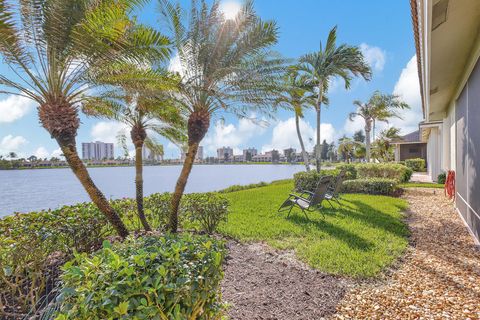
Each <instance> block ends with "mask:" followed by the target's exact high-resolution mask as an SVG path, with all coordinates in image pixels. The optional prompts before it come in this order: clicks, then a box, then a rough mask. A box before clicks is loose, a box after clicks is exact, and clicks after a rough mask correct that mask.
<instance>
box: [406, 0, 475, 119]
mask: <svg viewBox="0 0 480 320" xmlns="http://www.w3.org/2000/svg"><path fill="white" fill-rule="evenodd" d="M411 7H412V20H413V26H414V35H415V44H416V49H417V59H418V66H419V77H420V85H421V91H422V92H421V93H422V103H423V113H424V118H425V120H426V121H427V122H430V121H435V120H440V119H442V118H444V117H445V116H446V112H447V110H448V107H449V105H450V103H451V102H452V101H454V100H455V99H456V98H457V97H458V95H459V93H460V90H461V89H462V88H463V86H464V83H465V81H466V79H464V78H465V75H466V74H467V75H468V74H469V73H470V72H469V71H471V70H469V68H472V69H473V66H474V64H475V62H476V59H477V58H478V55H479V52H480V45H479V42H480V34H479V30H480V1H478V0H411Z"/></svg>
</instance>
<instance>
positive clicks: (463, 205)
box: [455, 62, 480, 239]
mask: <svg viewBox="0 0 480 320" xmlns="http://www.w3.org/2000/svg"><path fill="white" fill-rule="evenodd" d="M455 119H456V157H455V158H456V183H455V187H456V204H457V208H458V210H459V212H460V214H461V215H462V217H463V219H464V220H465V222H466V223H467V225H468V226H469V227H470V230H471V231H472V233H473V234H474V236H475V237H476V238H477V239H480V197H479V195H480V125H479V124H480V62H477V64H476V66H475V68H474V69H473V71H472V73H471V75H470V77H469V78H468V81H467V83H466V84H465V86H464V88H463V90H462V92H461V93H460V96H459V98H458V99H457V101H456V107H455Z"/></svg>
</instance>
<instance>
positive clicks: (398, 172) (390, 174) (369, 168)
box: [356, 163, 413, 183]
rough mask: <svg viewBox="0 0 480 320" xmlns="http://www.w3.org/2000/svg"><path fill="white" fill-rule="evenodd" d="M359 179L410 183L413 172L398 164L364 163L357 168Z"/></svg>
mask: <svg viewBox="0 0 480 320" xmlns="http://www.w3.org/2000/svg"><path fill="white" fill-rule="evenodd" d="M356 169H357V177H358V178H360V179H367V178H387V179H395V180H397V182H399V183H403V182H408V181H409V180H410V178H411V177H412V174H413V170H412V169H410V168H408V167H407V166H404V165H401V164H398V163H364V164H359V165H357V167H356Z"/></svg>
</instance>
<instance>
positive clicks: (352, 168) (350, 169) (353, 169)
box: [337, 163, 357, 180]
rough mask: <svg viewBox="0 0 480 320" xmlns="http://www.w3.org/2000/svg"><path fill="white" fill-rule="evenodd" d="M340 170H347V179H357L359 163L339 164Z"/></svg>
mask: <svg viewBox="0 0 480 320" xmlns="http://www.w3.org/2000/svg"><path fill="white" fill-rule="evenodd" d="M337 169H338V170H345V180H353V179H357V165H356V164H351V163H346V164H341V165H339V166H337Z"/></svg>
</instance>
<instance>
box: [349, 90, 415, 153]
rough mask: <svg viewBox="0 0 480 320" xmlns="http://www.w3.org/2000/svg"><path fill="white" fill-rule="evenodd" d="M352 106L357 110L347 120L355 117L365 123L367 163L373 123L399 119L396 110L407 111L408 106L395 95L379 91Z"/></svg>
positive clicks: (356, 101)
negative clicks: (364, 101)
mask: <svg viewBox="0 0 480 320" xmlns="http://www.w3.org/2000/svg"><path fill="white" fill-rule="evenodd" d="M353 104H354V105H356V106H357V110H356V111H355V112H351V113H350V114H349V119H350V121H353V120H354V119H355V118H356V117H361V118H363V120H364V121H365V148H366V160H367V162H369V161H370V153H371V150H370V149H371V135H372V130H374V126H375V122H376V121H382V122H388V120H389V119H390V118H399V119H401V118H402V117H401V116H400V114H399V113H398V110H400V109H408V108H409V106H408V104H406V103H404V102H402V101H401V100H400V99H399V97H398V96H397V95H393V94H382V93H380V92H379V91H375V92H374V93H373V95H372V96H371V97H370V99H369V100H368V102H367V103H362V102H361V101H359V100H355V101H354V102H353ZM374 136H375V134H374Z"/></svg>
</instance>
